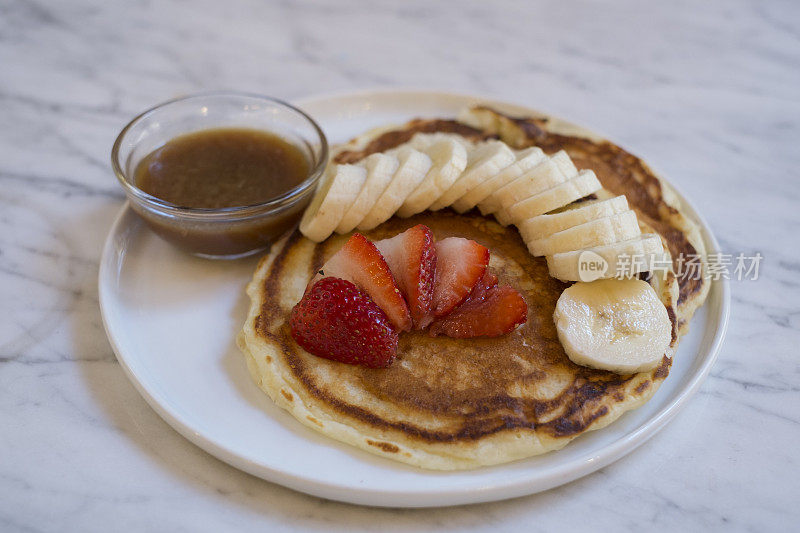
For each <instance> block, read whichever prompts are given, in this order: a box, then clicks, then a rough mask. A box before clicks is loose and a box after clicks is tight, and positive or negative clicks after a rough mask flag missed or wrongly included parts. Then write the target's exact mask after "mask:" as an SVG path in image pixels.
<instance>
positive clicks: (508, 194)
mask: <svg viewBox="0 0 800 533" xmlns="http://www.w3.org/2000/svg"><path fill="white" fill-rule="evenodd" d="M573 169H574V172H572V171H573ZM565 171H567V172H569V174H567V173H566V172H565ZM577 175H578V170H577V169H576V168H575V165H573V164H572V160H571V159H570V158H569V156H568V155H567V152H565V151H564V150H561V151H560V152H558V153H556V154H555V155H553V156H552V157H549V158H547V159H545V160H544V161H542V162H541V163H540V164H539V165H537V166H535V167H534V168H532V169H531V170H529V171H528V172H526V173H525V174H523V175H522V176H520V177H518V178H517V179H515V180H514V181H512V182H511V183H508V184H507V185H506V186H505V187H502V188H501V189H498V190H497V191H496V192H495V194H494V195H493V197H494V202H492V201H490V202H485V203H484V204H483V207H484V209H486V212H484V214H488V213H494V212H496V211H501V210H507V209H508V208H510V207H511V206H512V205H514V204H515V203H517V202H521V201H522V200H525V199H526V198H530V197H531V196H535V195H537V194H539V193H542V192H544V191H546V190H548V189H551V188H553V187H555V186H556V185H558V184H560V183H564V182H565V181H568V180H570V179H572V178H574V177H575V176H577ZM494 206H498V207H497V208H496V209H493V210H492V211H489V209H490V208H494ZM482 212H483V211H482ZM506 212H507V211H506Z"/></svg>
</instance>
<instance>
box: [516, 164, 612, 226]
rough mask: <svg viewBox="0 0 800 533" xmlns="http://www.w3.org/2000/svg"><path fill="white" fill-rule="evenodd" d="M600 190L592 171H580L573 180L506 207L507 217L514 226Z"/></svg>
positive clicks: (600, 186)
mask: <svg viewBox="0 0 800 533" xmlns="http://www.w3.org/2000/svg"><path fill="white" fill-rule="evenodd" d="M601 188H602V185H600V182H599V181H598V179H597V176H595V174H594V172H593V171H591V170H582V171H580V172H579V173H578V175H577V176H575V177H574V178H572V179H570V180H567V181H565V182H564V183H560V184H558V185H556V186H555V187H551V188H550V189H547V190H546V191H544V192H541V193H539V194H536V195H534V196H531V197H530V198H527V199H525V200H522V201H519V202H517V203H515V204H513V205H512V206H510V207H508V208H507V212H508V217H509V219H510V221H511V222H512V223H514V224H516V223H519V222H523V221H525V220H527V219H529V218H532V217H535V216H538V215H543V214H545V213H547V212H549V211H552V210H553V209H558V208H559V207H564V206H565V205H567V204H570V203H572V202H574V201H575V200H578V199H579V198H583V197H584V196H588V195H590V194H592V193H594V192H596V191H599V190H600V189H601Z"/></svg>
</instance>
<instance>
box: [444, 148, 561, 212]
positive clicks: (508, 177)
mask: <svg viewBox="0 0 800 533" xmlns="http://www.w3.org/2000/svg"><path fill="white" fill-rule="evenodd" d="M546 157H547V156H546V155H545V154H544V152H543V151H542V149H541V148H537V147H533V148H526V149H525V150H522V151H520V152H517V153H516V158H517V159H516V161H514V162H513V163H512V164H510V165H508V166H507V167H506V168H504V169H503V170H501V171H500V172H498V173H497V174H495V175H494V176H492V177H491V178H489V179H487V180H484V181H483V182H482V183H479V184H478V185H477V186H476V187H474V188H473V189H472V190H470V191H468V192H467V193H466V194H465V195H464V196H462V197H461V198H459V199H458V200H456V201H455V202H453V205H452V207H453V209H455V210H456V211H458V212H459V213H464V212H466V211H469V210H470V209H472V208H473V207H475V206H476V205H478V203H479V202H481V201H483V200H485V199H486V197H487V196H489V195H490V194H492V193H493V192H494V191H496V190H497V189H499V188H501V187H503V186H504V185H505V184H507V183H510V182H512V181H514V180H515V179H517V178H518V177H520V176H521V175H522V174H524V173H525V172H527V171H528V170H530V169H532V168H534V167H535V166H536V165H538V164H539V163H541V162H542V161H543V160H544V159H545V158H546Z"/></svg>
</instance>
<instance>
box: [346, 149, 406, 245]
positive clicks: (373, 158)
mask: <svg viewBox="0 0 800 533" xmlns="http://www.w3.org/2000/svg"><path fill="white" fill-rule="evenodd" d="M358 165H359V166H363V167H364V168H365V169H366V172H367V179H366V181H365V182H364V184H363V188H362V189H361V192H359V193H358V196H356V199H355V200H353V202H352V204H351V205H350V207H349V208H348V209H347V211H346V212H345V214H344V216H343V217H342V220H341V221H340V222H339V225H338V226H336V232H337V233H348V232H350V231H353V230H354V229H355V228H356V226H358V225H359V224H360V223H361V221H362V220H364V217H365V216H367V213H369V212H370V210H371V209H372V207H373V206H374V205H375V202H377V201H378V198H379V197H380V196H381V194H383V191H385V190H386V187H388V186H389V183H391V181H392V176H394V174H395V172H396V171H397V169H398V167H399V166H400V161H399V160H398V159H397V158H396V157H395V156H393V155H387V154H381V153H376V154H372V155H369V156H367V157H366V158H365V159H363V160H362V161H359V163H358Z"/></svg>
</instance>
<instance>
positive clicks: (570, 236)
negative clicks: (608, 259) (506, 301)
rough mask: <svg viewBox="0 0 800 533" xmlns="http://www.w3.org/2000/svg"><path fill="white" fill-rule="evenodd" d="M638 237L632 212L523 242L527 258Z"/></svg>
mask: <svg viewBox="0 0 800 533" xmlns="http://www.w3.org/2000/svg"><path fill="white" fill-rule="evenodd" d="M641 234H642V231H641V230H640V229H639V221H638V220H637V219H636V213H634V212H633V211H631V210H628V211H624V212H622V213H617V214H616V215H611V216H608V217H603V218H598V219H596V220H590V221H589V222H584V223H583V224H578V225H577V226H573V227H571V228H567V229H565V230H563V231H559V232H557V233H553V234H552V235H550V236H549V237H545V238H544V239H534V240H531V241H527V242H526V243H525V244H527V245H528V251H530V253H531V255H533V256H534V257H535V256H540V255H554V254H558V253H562V252H570V251H572V250H582V249H584V248H591V247H595V246H602V245H605V244H613V243H615V242H620V241H627V240H629V239H633V238H634V237H638V236H639V235H641Z"/></svg>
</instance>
